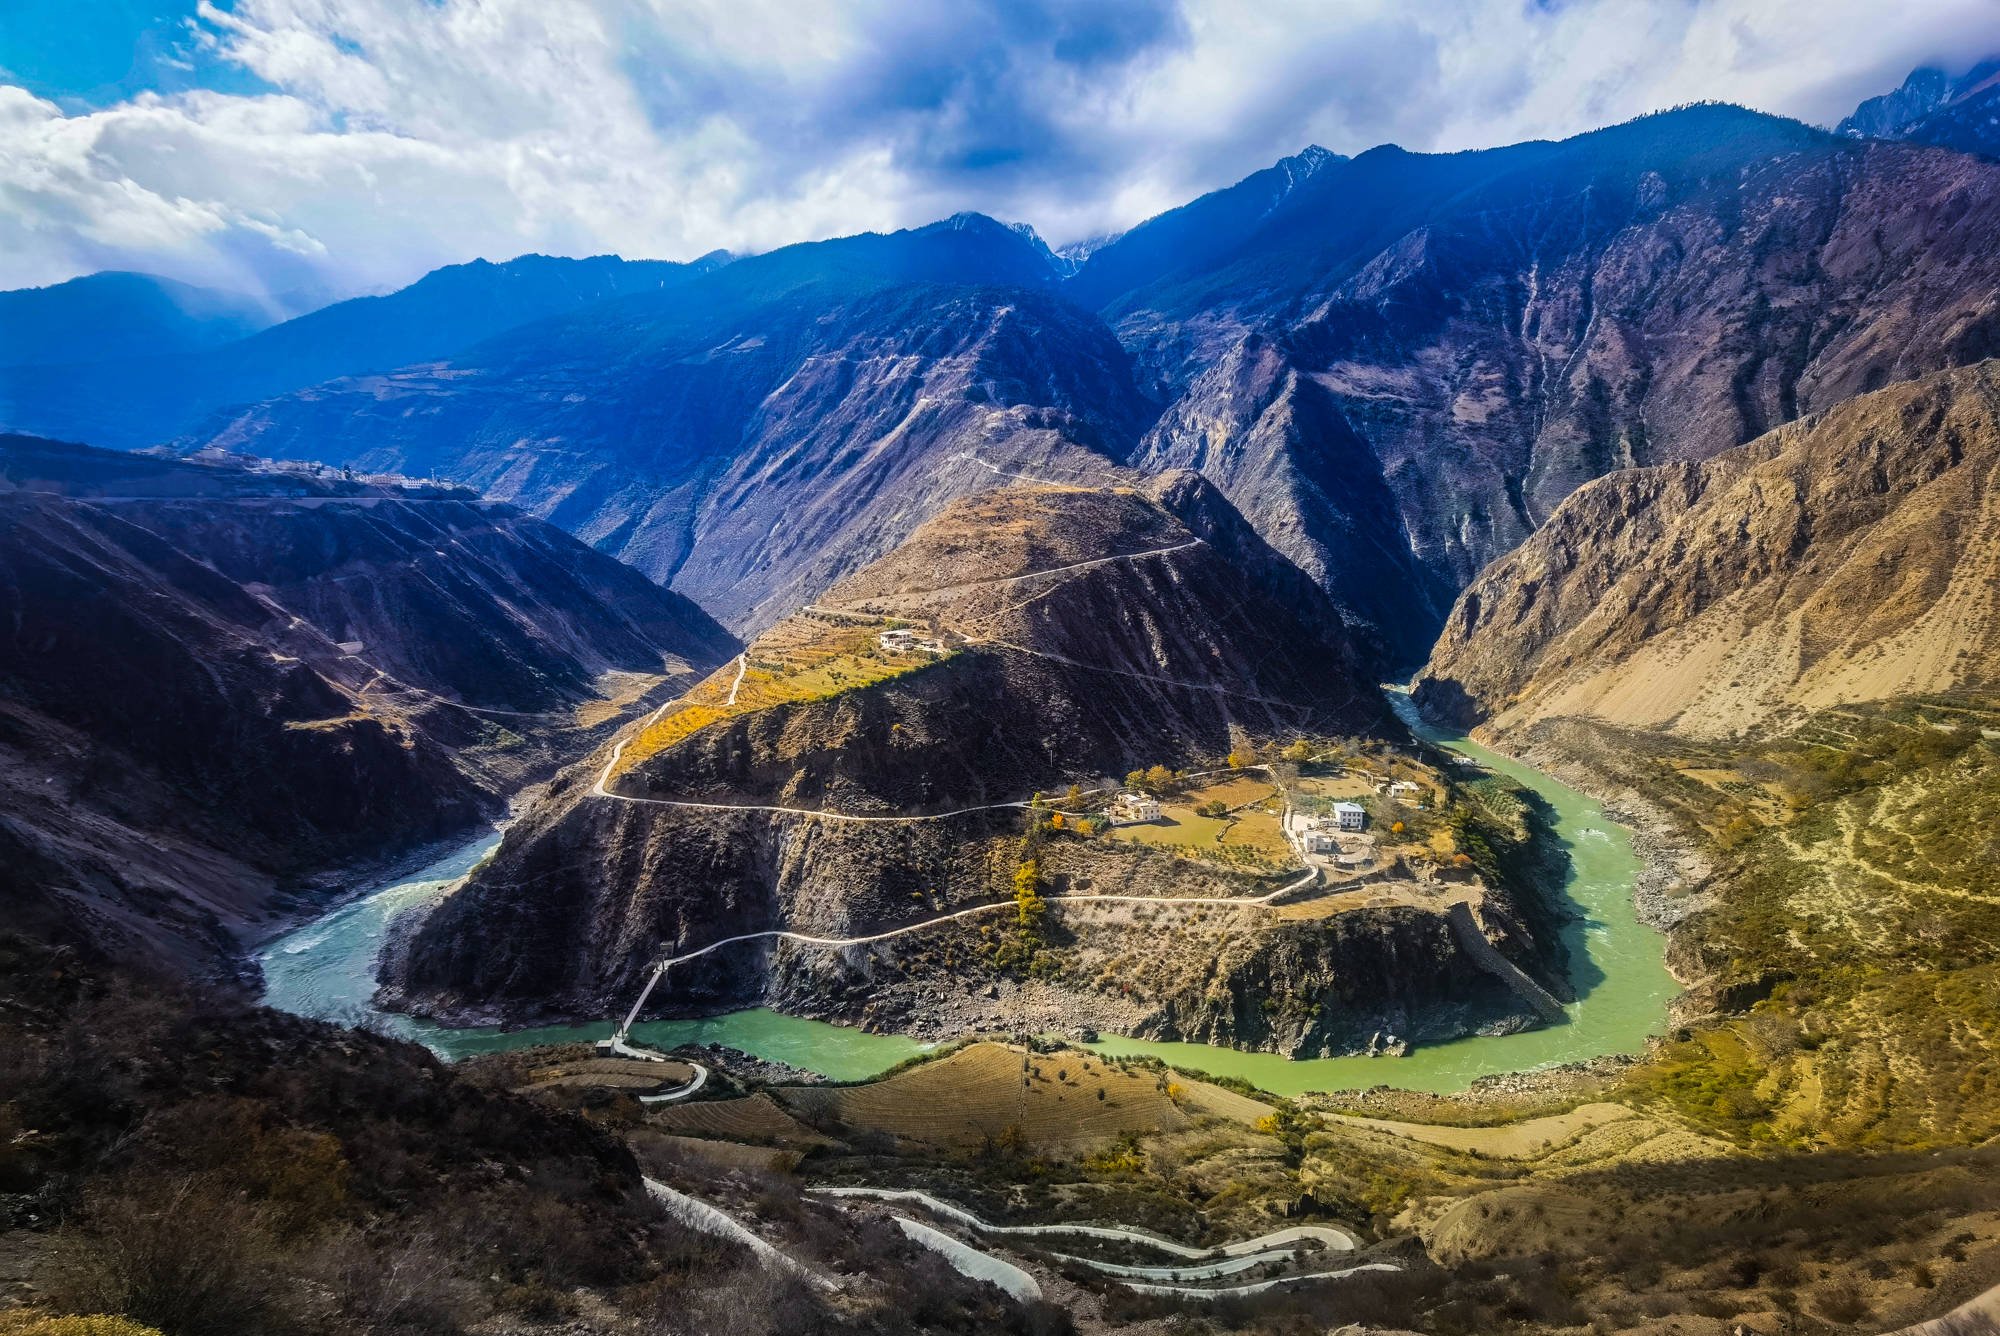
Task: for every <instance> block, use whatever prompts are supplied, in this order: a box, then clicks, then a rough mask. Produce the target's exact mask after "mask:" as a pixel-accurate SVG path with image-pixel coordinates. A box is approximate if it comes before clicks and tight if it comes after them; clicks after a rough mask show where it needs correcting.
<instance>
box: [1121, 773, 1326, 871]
mask: <svg viewBox="0 0 2000 1336" xmlns="http://www.w3.org/2000/svg"><path fill="white" fill-rule="evenodd" d="M1211 802H1221V803H1225V804H1227V805H1228V806H1229V807H1230V809H1231V811H1230V814H1229V815H1228V816H1224V817H1209V816H1202V815H1200V814H1199V813H1198V812H1196V810H1195V809H1196V808H1197V807H1199V806H1201V805H1203V804H1205V803H1211ZM1282 810H1283V807H1282V802H1281V799H1280V797H1279V794H1278V791H1277V789H1275V788H1273V787H1272V786H1271V784H1270V783H1269V782H1268V781H1265V780H1258V779H1249V778H1241V779H1231V780H1226V781H1224V782H1223V783H1220V784H1211V785H1209V786H1208V787H1206V788H1202V789H1196V790H1194V791H1193V792H1191V793H1188V794H1186V795H1184V796H1182V797H1180V798H1177V799H1175V800H1174V801H1172V802H1167V803H1162V804H1161V805H1160V813H1161V816H1160V820H1158V821H1154V822H1147V823H1145V824H1143V825H1134V826H1117V827H1114V828H1113V829H1112V830H1111V832H1110V834H1111V837H1112V838H1113V839H1119V840H1127V841H1130V842H1132V843H1134V844H1150V845H1152V846H1154V847H1155V848H1161V849H1185V850H1187V851H1188V852H1190V853H1193V854H1216V853H1220V854H1222V856H1223V857H1225V858H1231V859H1232V861H1238V860H1249V861H1253V862H1255V861H1261V862H1266V863H1270V862H1275V863H1276V864H1277V865H1279V866H1285V867H1289V866H1291V865H1292V864H1293V862H1294V861H1295V860H1294V859H1293V857H1292V851H1291V846H1290V845H1288V844H1287V843H1286V842H1285V836H1284V832H1283V831H1282V830H1281V829H1280V828H1279V825H1278V821H1279V813H1280V812H1281V811H1282Z"/></svg>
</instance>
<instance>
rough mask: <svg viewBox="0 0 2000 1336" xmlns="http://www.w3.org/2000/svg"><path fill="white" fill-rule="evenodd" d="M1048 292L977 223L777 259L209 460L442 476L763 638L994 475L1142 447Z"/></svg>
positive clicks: (256, 426) (1097, 346)
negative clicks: (248, 459) (506, 502)
mask: <svg viewBox="0 0 2000 1336" xmlns="http://www.w3.org/2000/svg"><path fill="white" fill-rule="evenodd" d="M1037 280H1039V282H1038V283H1037ZM1052 282H1053V274H1052V273H1051V272H1050V271H1049V270H1048V268H1047V263H1046V260H1045V259H1044V258H1043V257H1042V255H1041V253H1040V252H1039V250H1038V248H1037V246H1036V245H1034V244H1031V243H1030V242H1029V241H1028V240H1027V239H1025V238H1023V237H1022V236H1021V235H1020V234H1018V233H1016V232H1014V231H1012V230H1011V229H1007V228H1004V227H1001V226H1000V225H998V224H996V223H993V222H992V221H991V220H988V219H976V220H975V219H960V220H955V221H954V222H953V223H951V224H939V225H937V226H936V227H934V228H928V229H922V230H921V231H919V232H915V233H898V234H896V235H894V236H890V237H862V238H849V239H847V240H844V241H840V242H828V243H823V244H821V245H819V246H801V247H792V248H790V249H789V250H786V251H779V252H775V253H773V254H771V255H767V256H760V257H757V258H755V259H751V260H744V261H739V262H737V263H735V264H732V265H730V266H729V267H728V268H726V269H723V270H721V271H719V272H717V273H714V274H711V275H709V276H707V277H705V278H703V279H701V280H698V281H696V282H694V283H691V284H690V285H688V286H687V288H686V289H685V290H684V291H683V292H680V293H670V294H664V295H661V296H657V297H647V298H643V299H641V298H630V299H627V300H625V301H622V302H618V303H613V304H610V305H608V306H602V307H599V308H595V309H593V310H592V311H591V312H590V313H588V314H587V315H580V316H578V317H576V318H575V319H572V320H569V321H565V322H560V323H555V324H549V325H545V326H540V327H537V328H535V329H532V330H529V331H524V332H522V333H521V334H519V335H518V336H515V337H513V338H510V339H506V340H501V341H496V342H494V343H491V344H488V345H486V346H484V347H482V348H481V349H479V350H477V352H476V353H475V354H471V355H468V356H465V357H461V358H458V359H455V360H454V361H453V362H452V363H450V364H448V365H445V366H440V367H421V368H412V369H410V370H407V371H403V372H399V373H397V374H396V375H393V376H388V377H380V378H368V379H363V380H356V381H351V382H342V383H336V384H333V385H329V386H322V387H319V388H317V389H314V390H311V391H307V392H304V393H301V394H298V395H295V396H292V397H290V398H287V399H282V400H278V401H275V402H272V403H266V404H262V405H259V406H258V407H256V408H254V409H251V410H249V411H247V412H245V413H243V414H241V415H240V416H238V417H236V418H235V419H234V420H233V421H231V422H229V423H228V424H227V425H226V426H223V427H221V428H220V429H219V430H217V431H215V432H214V433H213V434H212V435H211V436H210V437H208V439H212V440H214V441H217V442H219V443H222V444H225V445H235V444H238V443H241V444H243V445H245V446H247V447H248V448H251V449H254V450H257V451H258V452H260V453H267V454H277V455H292V456H306V457H313V458H326V459H339V460H343V461H350V460H351V461H356V462H359V463H362V464H365V465H367V466H369V467H397V468H402V469H404V470H406V471H419V472H421V471H427V470H431V469H436V470H438V471H440V472H441V473H443V474H445V475H446V476H450V477H454V478H458V479H462V480H465V481H467V482H469V483H471V484H472V485H475V486H478V487H479V488H481V489H482V490H484V491H486V492H488V493H490V494H492V495H495V496H500V497H505V498H511V499H515V500H518V501H520V502H521V503H522V504H523V505H526V506H528V507H530V508H531V509H533V510H534V511H535V512H536V513H538V514H540V515H543V516H545V517H546V518H548V519H550V520H552V521H554V522H555V523H557V524H560V525H562V526H563V527H564V528H567V529H569V530H571V531H572V532H574V533H576V534H578V535H579V536H580V537H582V538H584V539H585V540H586V541H588V542H590V543H592V544H593V545H595V546H597V547H598V548H600V549H602V550H604V551H607V552H610V553H613V554H615V555H617V556H619V557H621V558H623V559H624V560H626V561H629V562H631V563H632V564H633V565H635V566H637V567H639V569H641V570H643V571H645V572H646V573H647V574H649V575H651V576H653V577H654V578H655V579H658V580H661V581H663V582H671V583H672V585H673V587H674V588H676V589H678V590H680V591H682V592H683V593H686V594H688V595H689V596H691V597H693V598H694V599H696V600H697V601H698V602H700V603H701V604H702V605H703V606H704V607H707V608H710V609H711V610H712V611H714V612H715V613H716V615H717V616H719V617H721V618H722V620H723V621H725V622H726V623H728V624H730V625H732V626H737V627H750V628H755V627H762V626H765V625H769V624H770V623H771V622H772V621H774V620H776V619H777V618H778V617H780V616H782V615H784V614H785V613H787V612H789V611H791V610H792V609H793V608H795V607H797V606H798V604H799V603H800V602H802V601H804V599H806V598H808V597H810V596H811V595H812V594H814V593H816V592H818V591H819V590H821V589H823V588H825V587H826V586H827V585H828V584H830V583H832V582H833V581H834V580H836V579H838V578H840V577H841V576H843V575H846V574H848V573H850V572H851V571H853V570H855V569H857V568H858V567H859V566H861V565H863V564H865V563H866V562H867V561H869V560H872V559H873V558H875V557H878V556H880V555H882V553H884V552H886V551H887V550H888V549H889V548H891V547H893V546H894V545H895V544H896V542H898V541H900V540H901V539H902V538H904V537H906V536H907V535H908V534H909V532H910V531H911V530H912V529H913V528H915V526H916V525H917V524H919V523H921V522H922V521H923V520H924V519H925V518H927V517H928V516H930V515H931V514H934V513H935V512H936V511H937V510H938V509H939V508H941V507H942V506H943V505H944V504H945V503H946V502H947V501H949V500H951V499H952V498H953V497H956V496H959V495H962V494H964V493H965V492H968V491H971V490H974V489H977V488H980V487H985V486H991V485H994V484H996V483H998V482H1000V481H1002V479H1001V478H1000V477H999V476H998V475H997V474H996V473H995V472H994V469H993V467H991V466H989V465H998V466H1000V467H1004V468H1007V469H1012V470H1024V471H1028V472H1036V473H1049V472H1054V473H1055V474H1056V475H1057V476H1062V477H1068V476H1072V473H1073V472H1074V471H1077V470H1081V471H1082V472H1083V473H1085V474H1088V473H1091V472H1094V471H1097V470H1100V469H1102V468H1103V467H1104V466H1105V465H1106V464H1107V463H1108V457H1109V456H1111V455H1114V454H1115V453H1117V452H1118V451H1119V450H1121V449H1123V448H1124V447H1126V446H1128V445H1130V443H1131V442H1133V441H1135V440H1136V439H1137V437H1138V434H1139V432H1140V431H1141V430H1142V429H1143V426H1144V423H1145V422H1146V420H1147V419H1148V417H1149V413H1150V410H1149V408H1148V407H1147V405H1146V404H1145V403H1144V402H1143V400H1141V399H1140V398H1139V397H1138V395H1137V394H1136V393H1135V392H1134V390H1133V389H1132V387H1131V378H1130V373H1129V369H1128V368H1127V367H1126V364H1125V356H1124V353H1123V351H1122V350H1121V349H1120V348H1119V346H1118V344H1117V342H1116V341H1115V340H1113V339H1112V338H1111V337H1110V335H1109V333H1108V331H1106V330H1105V329H1104V327H1103V326H1102V325H1101V324H1099V323H1098V322H1096V321H1095V320H1093V319H1091V318H1090V317H1089V316H1088V315H1086V314H1085V313H1084V312H1082V311H1080V310H1078V309H1076V308H1075V307H1073V306H1070V305H1067V304H1066V303H1064V302H1062V301H1060V300H1059V299H1057V298H1055V297H1053V296H1051V295H1050V294H1048V293H1047V292H1046V291H1041V290H1037V287H1040V288H1046V287H1047V286H1048V285H1049V284H1050V283H1052ZM1024 284H1032V285H1036V286H1023V285H1024ZM982 459H985V460H987V461H989V462H988V463H985V464H983V463H982V462H981V460H982Z"/></svg>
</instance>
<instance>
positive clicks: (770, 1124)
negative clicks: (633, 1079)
mask: <svg viewBox="0 0 2000 1336" xmlns="http://www.w3.org/2000/svg"><path fill="white" fill-rule="evenodd" d="M648 1125H649V1126H652V1127H654V1128H657V1129H658V1130H659V1131H662V1132H669V1133H676V1134H679V1135H681V1136H686V1137H698V1138H702V1139H706V1140H713V1141H740V1142H744V1143H746V1144H750V1145H771V1146H787V1147H793V1148H796V1149H805V1148H809V1147H812V1146H827V1145H832V1144H833V1141H832V1138H830V1137H826V1136H823V1135H821V1134H820V1133H818V1132H815V1131H814V1130H813V1129H812V1128H810V1127H807V1126H806V1125H805V1124H804V1123H802V1122H800V1121H799V1120H798V1119H796V1118H794V1117H793V1116H792V1115H791V1114H790V1113H788V1112H787V1111H786V1110H785V1109H784V1108H783V1106H781V1105H780V1104H779V1103H778V1102H777V1101H776V1100H775V1099H773V1098H771V1096H770V1094H769V1093H768V1092H766V1091H759V1092H758V1093H756V1094H754V1095H750V1096H748V1097H746V1098H743V1099H716V1100H706V1101H702V1102H698V1103H694V1104H674V1105H669V1106H668V1107H666V1108H663V1109H661V1110H659V1111H658V1112H656V1113H654V1114H653V1115H652V1117H651V1118H650V1119H648Z"/></svg>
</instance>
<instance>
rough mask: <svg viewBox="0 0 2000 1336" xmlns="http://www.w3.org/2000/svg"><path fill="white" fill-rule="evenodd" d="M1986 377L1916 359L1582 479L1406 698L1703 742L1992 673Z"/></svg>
mask: <svg viewBox="0 0 2000 1336" xmlns="http://www.w3.org/2000/svg"><path fill="white" fill-rule="evenodd" d="M1996 383H2000V366H1997V365H1996V364H1995V363H1992V362H1986V363H1981V364H1979V365H1977V366H1973V367H1968V368H1964V369H1962V370H1957V371H1951V372H1944V373H1940V374H1937V375H1933V376H1928V377H1925V378H1924V379H1922V380H1919V381H1916V382H1913V383H1910V384H1906V385H1898V386H1894V387H1891V388H1889V389H1886V390H1881V391H1878V392H1876V393H1874V394H1869V395H1864V396H1861V397H1858V398H1856V399H1853V400H1851V401H1848V402H1846V403H1843V404H1841V405H1839V406H1837V407H1836V408H1834V409H1832V410H1831V411H1829V412H1827V413H1824V414H1820V415H1816V416H1814V417H1812V418H1808V419H1806V420H1805V421H1802V422H1798V423H1794V424H1792V425H1790V426H1787V427H1784V428H1780V429H1779V430H1777V431H1774V432H1772V433H1770V434H1768V435H1766V436H1764V437H1761V438H1759V439H1758V440H1757V441H1755V442H1752V443H1751V444H1749V445H1747V446H1744V447H1743V448H1741V449H1739V450H1735V451H1731V452H1729V453H1727V454H1724V455H1722V456H1719V457H1718V458H1716V459H1713V460H1710V461H1708V462H1706V463H1702V464H1676V465H1668V466H1665V467H1660V468H1652V469H1640V470H1634V471H1630V472H1625V473H1620V474H1615V475H1613V476H1611V477H1609V478H1605V479H1603V480H1601V481H1599V482H1597V483H1594V484H1592V485H1590V486H1588V487H1585V488H1583V489H1582V490H1580V491H1579V492H1578V493H1577V494H1576V495H1575V496H1573V497H1571V498H1570V500H1569V501H1568V502H1566V503H1565V504H1564V505H1563V506H1562V507H1561V508H1560V509H1559V510H1558V511H1557V512H1556V514H1555V515H1554V516H1552V517H1551V519H1550V521H1549V523H1548V524H1547V525H1545V526H1544V527H1543V529H1542V530H1541V531H1540V532H1539V533H1538V534H1536V535H1535V537H1534V538H1533V539H1531V540H1529V541H1528V542H1527V543H1526V544H1524V545H1523V546H1522V547H1521V548H1520V550H1519V551H1517V552H1515V553H1513V554H1511V555H1510V556H1508V557H1506V558H1505V559H1503V560H1501V561H1499V562H1497V563H1495V565H1494V566H1493V567H1492V568H1491V569H1489V570H1488V571H1487V572H1486V573H1485V574H1483V575H1482V576H1481V577H1480V578H1479V579H1478V580H1477V581H1475V582H1474V583H1473V584H1472V586H1471V587H1469V588H1468V589H1467V590H1466V591H1465V593H1464V594H1463V595H1462V596H1461V597H1460V599H1459V601H1458V604H1457V606H1456V608H1455V609H1454V610H1453V613H1452V616H1451V618H1450V619H1449V621H1448V622H1447V624H1446V628H1445V632H1444V635H1443V636H1442V637H1441V638H1440V639H1439V642H1438V646H1437V648H1436V650H1435V652H1434V653H1433V655H1432V657H1431V661H1430V664H1429V666H1428V667H1426V669H1425V670H1424V674H1423V676H1422V678H1421V679H1420V680H1419V681H1418V683H1417V686H1416V696H1417V699H1418V701H1419V703H1420V705H1421V706H1422V707H1423V708H1424V709H1425V710H1426V711H1429V712H1431V713H1433V714H1435V715H1438V716H1440V717H1447V718H1451V719H1453V720H1455V721H1456V722H1459V723H1461V724H1473V723H1484V724H1485V725H1486V726H1487V727H1489V728H1492V729H1494V730H1496V731H1499V732H1503V733H1504V732H1509V731H1513V730H1517V729H1521V728H1523V727H1525V726H1527V725H1529V724H1532V723H1534V722H1535V721H1537V720H1540V719H1544V718H1550V717H1554V716H1563V715H1577V716H1585V717H1590V718H1596V719H1602V720H1605V721H1607V722H1611V723H1617V724H1623V725H1628V726H1632V727H1641V728H1653V729H1671V730H1677V731H1682V732H1686V733H1689V734H1692V735H1696V736H1710V737H1712V736H1724V735H1728V734H1732V733H1737V732H1741V731H1742V730H1744V729H1748V728H1753V727H1757V726H1759V725H1764V724H1767V723H1770V722H1772V721H1775V720H1780V719H1784V718H1788V717H1793V716H1796V715H1799V714H1801V713H1803V712H1804V711H1807V710H1811V709H1817V708H1821V707H1824V706H1827V705H1833V704H1838V703H1841V702H1844V701H1853V700H1869V699H1881V698H1886V697H1891V696H1901V695H1913V694H1927V693H1934V692H1941V691H1949V690H1952V689H1955V688H1960V687H1986V686H1990V685H1991V683H1992V680H1993V677H1992V669H1991V665H1992V664H1993V662H1994V652H1995V650H1996V649H2000V645H1996V643H1995V637H1996V634H2000V632H1996V628H1995V620H1994V606H1995V595H1996V589H1995V583H1996V574H1995V572H1996V571H2000V547H1996V546H1995V544H1996V543H2000V493H1996V491H1995V486H1994V481H1995V470H1996V468H2000V407H1996V405H2000V390H1996Z"/></svg>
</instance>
